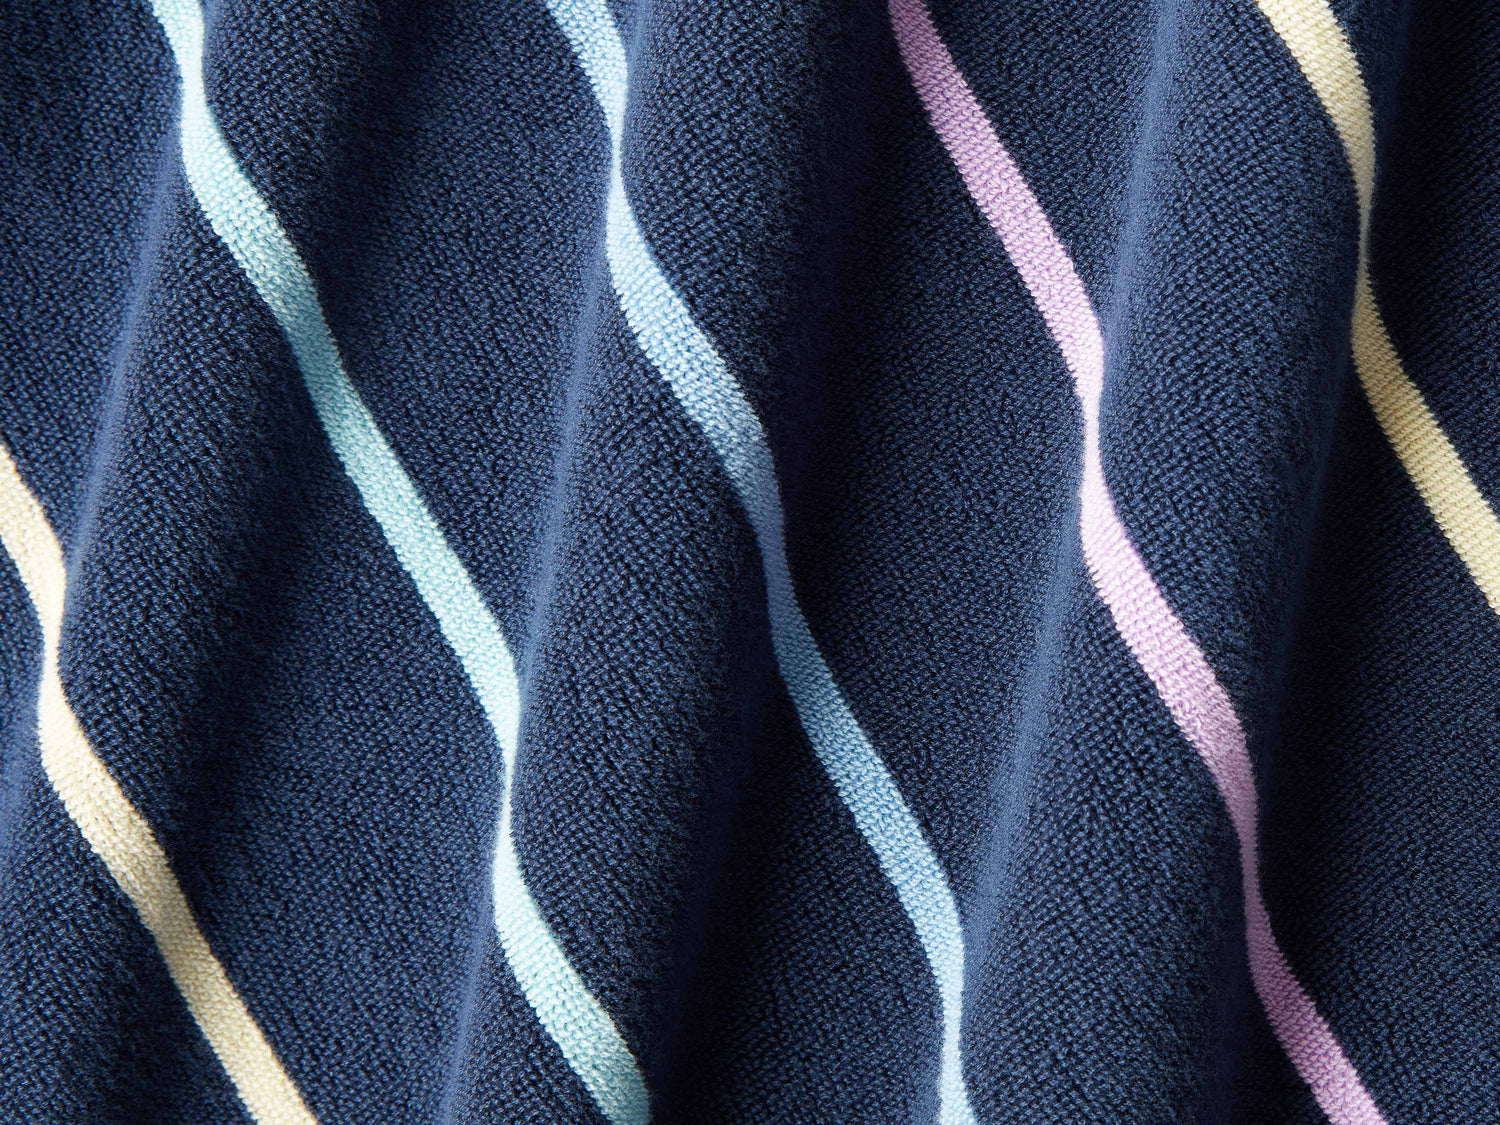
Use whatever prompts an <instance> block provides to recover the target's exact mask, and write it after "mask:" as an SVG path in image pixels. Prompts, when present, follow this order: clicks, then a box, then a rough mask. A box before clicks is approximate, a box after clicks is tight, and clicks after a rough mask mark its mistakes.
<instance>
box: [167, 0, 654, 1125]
mask: <svg viewBox="0 0 1500 1125" xmlns="http://www.w3.org/2000/svg"><path fill="white" fill-rule="evenodd" d="M153 8H154V10H155V13H156V17H157V19H158V20H159V21H160V22H161V25H162V29H163V30H164V31H165V32H166V35H167V39H168V41H169V42H170V44H171V47H172V52H173V54H174V55H175V56H176V59H177V65H178V68H179V69H180V70H181V72H182V120H181V136H182V158H183V164H184V166H185V168H186V171H187V178H188V183H189V184H190V185H191V186H192V189H193V193H194V195H195V196H196V197H197V199H198V203H199V205H200V206H201V207H202V208H203V212H204V214H205V215H206V216H207V218H208V222H209V225H210V226H211V227H212V228H213V230H214V233H216V234H217V235H218V236H219V237H220V238H221V239H222V240H223V241H224V244H225V246H227V247H228V248H229V252H230V253H231V254H232V255H233V256H234V260H235V261H236V262H238V263H239V265H240V268H241V269H242V270H244V272H245V276H246V277H247V278H248V279H249V281H250V283H251V284H252V285H253V286H254V287H255V290H256V292H257V293H259V294H260V296H261V299H262V300H264V301H265V303H266V305H267V306H268V307H269V309H270V310H271V315H272V316H273V317H275V319H276V322H277V324H279V325H280V326H281V329H282V331H283V332H284V333H285V334H286V338H287V342H288V343H289V345H290V346H291V350H292V354H293V356H294V358H295V359H296V361H297V366H298V369H299V370H300V371H301V373H302V378H303V381H304V383H305V384H306V386H307V391H308V394H309V396H310V397H311V399H312V402H313V406H314V408H315V409H316V411H317V415H318V418H319V420H320V421H321V423H322V425H323V429H324V431H325V432H326V434H327V435H328V440H329V443H330V444H331V445H332V446H333V449H334V452H335V453H336V454H337V456H338V458H339V461H340V462H341V463H342V464H343V467H344V471H345V472H346V473H348V475H349V479H350V480H351V481H352V482H353V483H354V486H355V488H356V490H357V491H358V492H359V496H360V499H361V500H362V501H363V502H364V505H365V507H366V508H367V509H368V510H369V512H370V514H371V515H372V516H373V517H374V518H375V521H376V523H378V524H379V526H380V529H381V531H382V532H383V533H384V535H385V538H386V541H387V542H388V543H389V544H390V546H391V549H392V551H393V552H394V553H395V555H396V558H397V559H398V560H399V561H400V563H401V565H402V567H403V568H404V569H405V570H406V573H407V574H408V575H410V576H411V579H412V582H413V583H414V584H415V585H416V587H417V591H418V592H419V593H420V594H421V596H422V599H423V601H425V602H426V603H427V606H428V608H429V609H430V610H431V611H432V613H433V616H435V617H436V618H437V622H438V626H439V627H440V628H441V630H442V633H443V636H444V638H445V639H446V640H447V642H448V644H449V645H450V646H452V649H453V651H454V653H455V655H457V657H458V660H459V663H460V665H461V666H462V667H463V670H464V674H465V675H466V676H467V677H468V680H469V683H470V685H471V686H472V687H473V689H474V693H475V695H476V696H477V697H478V699H479V703H480V706H481V707H482V708H483V710H484V713H485V716H486V718H487V719H488V720H489V724H490V727H491V728H492V729H493V731H494V733H495V738H496V740H497V741H498V743H499V745H500V749H501V756H502V759H503V767H504V774H503V777H502V779H501V794H500V817H499V824H498V828H497V832H496V842H495V856H494V869H493V870H494V898H495V928H496V930H497V932H498V934H499V938H500V944H501V947H502V948H503V949H504V951H505V955H506V958H507V959H508V960H509V962H510V966H511V969H512V971H513V972H514V973H515V976H516V979H517V981H519V983H520V985H521V989H522V991H523V992H524V993H525V995H526V999H527V1001H528V1002H529V1003H530V1004H531V1006H532V1008H533V1009H534V1010H535V1012H536V1014H537V1017H538V1018H539V1019H540V1021H541V1023H542V1025H543V1027H545V1028H546V1030H547V1032H548V1034H549V1035H550V1036H551V1037H552V1038H553V1040H554V1041H555V1042H556V1043H557V1045H558V1047H559V1049H560V1050H561V1051H562V1054H563V1056H564V1058H566V1059H567V1061H568V1063H569V1065H570V1066H572V1068H573V1070H574V1071H575V1072H576V1073H577V1075H578V1077H579V1079H580V1080H581V1081H582V1082H583V1084H584V1086H585V1087H586V1088H587V1089H588V1091H589V1093H590V1095H591V1096H592V1097H593V1098H594V1100H595V1102H596V1103H598V1106H599V1108H600V1109H601V1110H602V1111H603V1113H604V1115H605V1116H606V1117H607V1118H608V1119H609V1120H610V1121H611V1122H612V1123H613V1125H639V1123H640V1122H644V1121H645V1120H646V1118H647V1095H646V1086H645V1080H644V1079H643V1078H642V1076H641V1072H640V1068H639V1067H638V1066H637V1065H636V1062H635V1059H634V1057H633V1056H632V1055H631V1053H630V1049H629V1048H628V1047H627V1046H626V1045H625V1041H624V1040H623V1039H622V1038H621V1036H620V1033H619V1030H618V1029H617V1028H616V1027H615V1025H614V1021H613V1020H611V1019H610V1016H609V1014H608V1013H607V1012H606V1011H605V1010H604V1008H603V1007H602V1006H601V1005H600V1004H599V1002H598V1001H597V1000H596V999H595V998H594V996H593V995H592V994H591V993H590V992H589V990H588V988H587V986H586V985H585V984H584V982H583V980H582V978H580V977H579V975H578V973H577V972H576V971H575V970H574V969H573V967H572V965H570V964H569V963H568V959H567V955H566V953H564V951H563V949H562V947H561V945H559V944H558V942H557V939H556V938H555V937H554V936H553V934H552V932H551V931H550V930H549V929H548V927H547V923H546V921H545V919H544V918H543V917H542V915H541V911H540V910H539V909H538V907H537V904H536V901H535V899H534V898H533V897H532V895H531V892H530V890H529V889H528V888H527V886H526V882H525V879H524V876H523V875H522V872H521V864H520V857H519V855H518V854H517V852H516V848H515V841H514V839H513V838H512V833H511V789H512V783H513V780H514V777H515V767H516V747H517V741H518V738H519V734H520V717H521V714H520V691H519V687H518V684H517V680H516V673H515V665H514V662H513V660H512V658H511V654H510V650H509V648H508V647H507V646H506V643H505V638H504V636H503V635H502V634H501V631H500V626H499V624H498V623H497V622H496V620H495V618H494V616H493V615H492V614H491V613H490V611H489V609H488V608H487V607H486V606H485V604H484V601H483V599H482V598H481V597H480V596H479V592H478V590H476V589H475V587H474V583H473V581H472V579H471V578H470V577H469V573H468V571H466V570H465V569H464V566H463V564H462V563H461V562H460V561H459V559H458V556H457V555H455V554H454V553H453V550H452V548H451V547H449V545H448V542H447V540H446V539H445V538H444V537H443V533H442V530H441V529H440V528H439V527H438V524H437V521H436V520H435V519H434V518H433V516H432V514H431V513H430V512H429V511H428V510H427V506H426V505H425V504H424V503H423V501H422V498H421V496H420V495H419V494H418V492H417V489H416V486H415V485H414V484H413V483H412V480H411V478H410V477H409V476H408V475H407V473H406V470H405V469H404V468H403V467H402V465H401V462H400V461H399V460H398V459H397V457H396V454H395V453H394V451H392V449H391V447H390V445H389V444H388V443H387V442H386V439H385V436H384V435H383V434H382V433H381V432H380V428H379V426H378V425H377V424H376V422H375V419H374V417H373V416H372V415H371V414H370V411H369V409H368V408H367V407H366V406H365V404H364V402H363V400H361V399H360V397H359V394H358V392H357V391H356V390H355V389H354V385H353V384H352V383H351V382H350V380H349V376H348V373H347V372H346V371H345V368H344V362H343V359H342V357H341V356H340V355H339V351H338V346H337V345H336V344H335V343H334V339H333V333H332V332H331V331H330V330H329V327H328V322H327V320H326V319H325V318H324V316H323V310H322V307H321V305H320V304H319V303H318V297H317V292H316V290H315V288H314V286H313V280H312V276H311V275H310V274H309V273H308V271H307V267H306V266H305V265H304V264H303V262H302V259H301V257H300V255H299V254H298V253H297V250H296V247H295V246H293V245H292V241H291V238H290V237H289V236H288V235H287V233H286V231H285V230H284V229H283V228H282V226H281V223H280V222H279V221H278V220H277V218H276V216H275V214H273V213H272V211H271V209H270V206H269V205H268V204H267V203H266V201H265V200H264V199H262V198H261V196H260V194H259V193H258V192H257V191H256V190H255V187H254V185H253V184H251V182H250V180H249V179H248V178H247V177H246V176H245V173H244V172H243V171H242V170H241V169H240V166H239V163H238V161H236V159H235V157H234V154H233V152H232V151H230V148H229V145H228V143H227V142H226V141H225V139H224V137H223V134H222V133H221V132H220V131H219V127H218V124H217V122H216V121H215V120H214V117H213V112H212V110H210V108H209V105H208V98H207V95H206V93H205V91H204V87H203V34H204V29H203V14H202V11H201V10H200V9H199V7H198V4H197V0H153Z"/></svg>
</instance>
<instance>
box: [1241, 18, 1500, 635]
mask: <svg viewBox="0 0 1500 1125" xmlns="http://www.w3.org/2000/svg"><path fill="white" fill-rule="evenodd" d="M1257 2H1258V3H1259V5H1260V10H1261V11H1262V12H1264V13H1265V16H1266V18H1267V19H1268V20H1270V22H1271V26H1272V27H1273V28H1275V30H1276V33H1277V34H1278V35H1280V36H1281V38H1282V41H1283V42H1285V43H1286V45H1287V49H1288V50H1290V51H1291V53H1292V58H1294V59H1295V60H1296V62H1297V65H1298V67H1300V68H1301V70H1302V73H1303V74H1304V75H1305V76H1306V78H1307V81H1308V83H1309V84H1310V85H1311V86H1312V88H1313V92H1314V93H1316V94H1317V96H1318V100H1319V101H1320V102H1322V103H1323V108H1324V110H1325V111H1326V112H1327V113H1328V117H1329V119H1330V120H1331V121H1332V122H1333V127H1334V129H1335V131H1337V133H1338V135H1339V139H1340V140H1341V141H1342V142H1343V145H1344V154H1345V156H1346V157H1347V158H1348V161H1349V167H1350V169H1351V171H1352V172H1353V175H1354V185H1355V190H1356V193H1357V194H1358V196H1359V270H1358V275H1357V277H1356V281H1355V290H1354V324H1353V335H1352V350H1353V352H1354V369H1355V371H1356V372H1357V373H1358V375H1359V381H1360V385H1361V386H1362V387H1363V388H1364V391H1365V396H1366V397H1367V398H1368V399H1369V400H1370V406H1371V408H1372V409H1373V410H1374V412H1375V417H1376V419H1377V420H1378V421H1379V422H1380V428H1381V429H1382V430H1384V431H1385V436H1386V439H1387V440H1388V441H1389V442H1390V443H1391V447H1392V448H1393V449H1394V450H1395V451H1396V456H1397V457H1399V458H1400V459H1401V463H1402V465H1404V466H1405V467H1406V472H1407V474H1408V475H1409V476H1410V477H1411V479H1412V483H1413V484H1415V485H1416V487H1417V492H1418V493H1419V494H1420V495H1421V497H1422V500H1423V502H1424V503H1426V505H1427V507H1428V508H1429V509H1430V510H1431V512H1432V517H1433V519H1434V520H1435V521H1436V522H1437V525H1438V527H1439V528H1440V529H1441V530H1442V532H1443V534H1444V535H1445V536H1446V537H1447V539H1448V542H1449V543H1450V544H1451V545H1452V547H1453V550H1454V551H1455V552H1456V553H1457V554H1458V557H1459V558H1460V559H1461V560H1462V561H1463V564H1464V566H1465V567H1467V568H1468V570H1469V573H1470V574H1471V575H1472V576H1473V578H1474V582H1475V584H1476V585H1478V587H1479V589H1480V592H1481V593H1483V594H1484V597H1485V600H1486V601H1488V602H1489V603H1490V608H1491V609H1493V610H1494V611H1495V612H1496V613H1500V519H1497V518H1496V516H1495V511H1494V509H1493V508H1491V507H1490V505H1489V504H1488V503H1487V502H1486V501H1485V498H1484V496H1483V495H1481V493H1480V491H1479V489H1478V488H1477V487H1476V486H1475V484H1474V479H1473V477H1471V476H1470V475H1469V470H1468V468H1467V467H1466V466H1465V465H1464V463H1463V459H1462V458H1461V457H1459V455H1458V450H1456V449H1454V448H1453V443H1452V442H1451V441H1449V440H1448V435H1447V434H1445V433H1444V432H1443V429H1442V427H1441V426H1440V425H1438V422H1437V419H1436V418H1435V417H1433V414H1432V410H1431V409H1430V408H1429V407H1428V405H1427V402H1426V400H1424V399H1423V398H1422V392H1421V391H1419V390H1418V389H1417V387H1416V384H1414V383H1413V382H1412V381H1411V380H1410V379H1409V378H1408V377H1407V375H1406V372H1405V371H1404V370H1403V369H1402V366H1401V358H1400V357H1399V356H1398V355H1397V354H1396V349H1395V346H1394V345H1393V344H1392V343H1391V337H1390V333H1389V332H1388V331H1386V327H1385V323H1384V321H1382V320H1381V317H1380V308H1379V306H1378V305H1377V304H1376V303H1375V291H1374V289H1373V287H1372V286H1371V284H1370V264H1369V229H1370V205H1371V199H1372V198H1373V194H1374V184H1375V128H1374V123H1373V116H1372V114H1371V112H1370V94H1369V91H1368V89H1367V88H1366V87H1365V82H1364V77H1363V76H1362V75H1361V74H1360V69H1359V60H1358V59H1357V58H1356V57H1355V54H1354V48H1353V47H1352V46H1350V44H1349V39H1348V36H1346V35H1345V34H1344V29H1343V28H1342V27H1341V26H1339V22H1338V20H1337V19H1335V18H1334V15H1333V11H1332V10H1331V9H1330V8H1329V7H1328V5H1327V3H1325V2H1324V0H1257Z"/></svg>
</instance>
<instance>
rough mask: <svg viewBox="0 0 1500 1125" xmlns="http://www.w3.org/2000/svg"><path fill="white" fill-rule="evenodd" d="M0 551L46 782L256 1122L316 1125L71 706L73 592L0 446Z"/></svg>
mask: <svg viewBox="0 0 1500 1125" xmlns="http://www.w3.org/2000/svg"><path fill="white" fill-rule="evenodd" d="M0 543H3V544H4V546H5V549H6V551H7V552H8V553H9V554H10V557H11V559H12V560H13V561H14V562H15V565H16V569H17V570H18V571H19V572H20V575H21V581H22V583H23V584H24V585H25V587H26V591H27V593H28V594H30V596H31V601H32V604H33V605H34V606H35V608H36V614H37V619H38V621H39V622H40V624H41V630H42V645H43V658H42V680H41V689H40V692H39V696H38V703H37V710H38V722H37V727H38V742H39V743H40V745H41V755H42V767H43V769H44V770H45V771H46V773H47V778H48V780H49V781H50V782H51V783H52V787H53V789H55V790H56V791H57V795H58V797H59V798H61V800H62V803H63V807H64V808H65V809H66V810H67V812H68V815H69V816H70V817H72V818H73V821H74V823H75V824H77V825H78V828H79V831H80V832H82V833H83V838H84V839H85V840H87V841H88V843H89V846H90V847H91V848H93V849H94V852H95V853H96V854H97V855H98V856H99V858H100V859H101V860H103V861H104V866H105V867H106V868H107V869H108V870H109V873H110V874H111V875H112V876H114V879H115V881H116V882H117V883H119V885H120V888H121V889H122V890H123V891H124V892H125V894H126V895H127V896H128V897H129V899H130V901H131V903H132V904H134V906H135V908H136V910H137V911H138V912H139V913H140V916H141V921H142V922H144V923H145V925H146V929H147V930H148V931H150V933H151V936H152V937H153V938H155V939H156V944H157V948H159V949H160V950H161V955H162V959H163V960H165V961H166V963H167V972H168V973H170V974H171V977H172V980H173V981H174V982H175V983H176V985H177V988H178V989H179V990H180V991H181V993H182V997H183V999H184V1000H186V1001H187V1006H188V1010H189V1011H190V1012H191V1013H192V1016H193V1019H194V1020H196V1021H197V1023H198V1027H199V1028H200V1029H201V1030H202V1031H203V1035H204V1037H205V1038H206V1039H207V1040H208V1043H209V1046H210V1047H211V1048H212V1049H213V1052H214V1054H215V1055H217V1056H218V1057H219V1061H220V1062H221V1063H223V1065H224V1069H225V1071H227V1072H228V1074H229V1078H230V1080H231V1081H232V1082H233V1083H234V1086H235V1089H236V1090H237V1091H238V1092H239V1095H240V1098H241V1099H242V1100H243V1101H244V1103H245V1106H246V1108H247V1109H249V1111H250V1114H251V1116H252V1117H254V1118H255V1120H256V1121H258V1122H260V1123H261V1125H316V1119H315V1118H314V1117H313V1115H312V1114H311V1113H310V1112H309V1111H308V1109H307V1106H306V1105H305V1104H304V1103H303V1101H302V1095H301V1094H300V1093H299V1092H298V1090H297V1087H296V1085H295V1084H294V1083H293V1082H292V1080H291V1078H290V1077H289V1076H288V1075H287V1073H286V1071H285V1070H284V1069H282V1066H281V1063H280V1061H278V1060H277V1058H276V1055H275V1053H274V1052H273V1051H272V1050H271V1045H270V1044H269V1043H268V1042H266V1037H265V1035H264V1034H263V1033H262V1032H261V1030H260V1028H259V1027H258V1026H257V1025H256V1023H255V1019H254V1017H253V1016H251V1015H250V1011H249V1009H247V1008H246V1007H245V1002H244V1001H243V1000H241V999H240V997H239V994H238V993H236V992H235V990H234V986H233V985H232V984H230V983H229V978H228V977H227V976H225V974H224V967H223V966H222V965H220V964H219V961H218V958H216V957H215V956H214V954H213V951H212V950H211V949H209V947H208V942H207V941H206V940H205V939H204V937H203V933H202V931H201V930H199V929H198V924H197V922H196V921H195V920H194V919H193V914H192V910H191V908H190V907H189V906H188V902H187V898H186V897H185V896H184V895H183V893H182V887H181V885H180V884H179V883H178V882H177V878H176V876H174V875H173V874H172V869H171V867H170V865H169V864H168V862H167V856H166V853H165V852H164V851H162V848H161V845H160V844H159V843H157V841H156V837H155V835H153V834H152V832H151V826H150V825H148V824H147V823H146V821H145V818H144V817H142V816H141V814H140V813H139V812H137V811H136V808H135V806H134V805H132V804H131V803H130V801H129V799H128V798H127V797H126V796H125V794H124V792H122V791H121V789H120V787H119V785H118V784H116V783H115V779H114V778H113V777H111V776H110V773H109V771H108V770H107V769H106V768H105V766H104V763H103V762H101V761H100V760H99V758H98V756H97V755H95V753H94V751H93V748H92V747H90V746H89V743H88V739H87V738H86V737H85V736H84V733H83V730H82V728H81V727H80V726H79V725H78V719H77V717H76V716H75V715H74V714H73V710H72V708H71V707H69V706H68V701H67V699H66V697H65V696H64V694H63V687H62V681H61V679H60V678H59V676H58V663H57V649H58V642H59V639H60V635H61V631H62V615H63V600H64V596H65V594H66V590H67V571H66V568H65V567H64V565H63V554H62V547H61V545H60V544H59V543H58V541H57V536H56V535H54V534H53V532H52V528H51V526H49V525H48V523H47V517H46V515H45V514H44V513H43V512H42V508H41V505H39V504H38V503H37V502H36V498H35V497H33V496H32V494H31V491H30V490H29V489H28V488H27V487H26V484H25V482H24V481H23V480H22V479H21V475H20V473H18V472H17V471H16V465H15V462H14V460H12V458H11V455H10V451H9V450H8V449H6V448H5V447H4V445H0Z"/></svg>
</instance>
